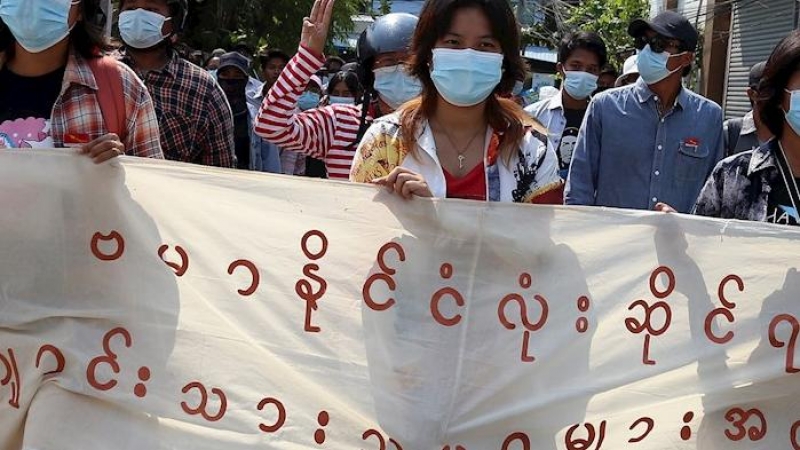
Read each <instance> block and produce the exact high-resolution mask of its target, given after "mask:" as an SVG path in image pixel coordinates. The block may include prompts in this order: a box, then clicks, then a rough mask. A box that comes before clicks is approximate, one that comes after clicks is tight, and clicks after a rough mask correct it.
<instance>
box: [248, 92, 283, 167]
mask: <svg viewBox="0 0 800 450" xmlns="http://www.w3.org/2000/svg"><path fill="white" fill-rule="evenodd" d="M247 110H248V115H249V119H250V123H251V124H252V123H254V121H255V119H256V117H258V107H257V106H254V105H253V104H252V103H250V102H248V104H247ZM250 170H255V171H257V172H269V173H281V157H280V148H279V147H278V146H277V145H275V144H272V143H269V142H267V141H265V140H264V139H262V138H261V136H259V135H257V134H256V132H255V129H254V128H253V127H252V126H251V127H250Z"/></svg>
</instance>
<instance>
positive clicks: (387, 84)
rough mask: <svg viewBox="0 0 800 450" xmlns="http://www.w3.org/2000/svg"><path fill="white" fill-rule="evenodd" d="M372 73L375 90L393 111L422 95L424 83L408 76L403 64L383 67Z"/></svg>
mask: <svg viewBox="0 0 800 450" xmlns="http://www.w3.org/2000/svg"><path fill="white" fill-rule="evenodd" d="M372 73H373V74H374V75H375V90H376V91H378V94H379V95H380V97H381V99H383V101H384V102H386V104H387V105H389V107H391V108H392V109H397V108H399V107H400V105H402V104H403V103H405V102H407V101H409V100H411V99H413V98H415V97H419V94H421V93H422V83H420V82H419V80H417V79H416V78H414V77H412V76H411V75H409V74H407V73H406V71H405V65H403V64H398V65H396V66H389V67H381V68H380V69H375V70H373V71H372Z"/></svg>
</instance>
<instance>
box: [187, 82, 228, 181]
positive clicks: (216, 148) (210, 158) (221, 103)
mask: <svg viewBox="0 0 800 450" xmlns="http://www.w3.org/2000/svg"><path fill="white" fill-rule="evenodd" d="M206 95H207V100H206V102H205V104H206V107H207V110H206V112H205V118H204V119H205V120H204V121H203V123H202V124H201V126H200V127H199V128H198V136H197V140H196V142H197V145H198V146H199V147H200V158H201V164H203V165H206V166H217V167H236V152H235V150H234V148H235V147H234V140H233V113H231V107H230V106H229V105H228V100H227V98H226V97H225V93H224V92H223V91H222V88H221V87H220V86H219V85H218V84H217V83H215V82H212V83H210V86H209V88H208V93H207V94H206Z"/></svg>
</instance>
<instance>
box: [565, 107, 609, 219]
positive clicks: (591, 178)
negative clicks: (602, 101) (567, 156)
mask: <svg viewBox="0 0 800 450" xmlns="http://www.w3.org/2000/svg"><path fill="white" fill-rule="evenodd" d="M601 98H602V97H601ZM602 133H603V127H602V120H601V111H600V105H599V103H598V102H597V101H592V102H591V103H590V104H589V108H588V110H587V111H586V117H584V119H583V124H582V125H581V129H580V131H579V132H578V140H577V142H576V143H575V152H574V153H573V154H572V164H571V165H570V169H569V174H568V175H567V184H566V187H565V190H564V203H566V204H567V205H594V203H595V191H596V189H597V171H598V166H599V163H600V150H601V149H600V146H601V142H602Z"/></svg>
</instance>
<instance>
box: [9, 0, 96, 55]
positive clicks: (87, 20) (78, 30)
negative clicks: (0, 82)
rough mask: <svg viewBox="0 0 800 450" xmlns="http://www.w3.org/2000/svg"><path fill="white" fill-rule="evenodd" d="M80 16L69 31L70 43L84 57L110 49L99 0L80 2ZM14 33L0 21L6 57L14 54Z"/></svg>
mask: <svg viewBox="0 0 800 450" xmlns="http://www.w3.org/2000/svg"><path fill="white" fill-rule="evenodd" d="M79 7H80V8H81V17H82V19H79V20H78V22H77V23H76V24H75V27H74V28H72V31H70V33H69V40H70V45H71V46H72V48H73V49H74V50H75V51H77V52H78V53H79V54H80V55H81V56H83V57H84V58H96V57H98V56H100V52H103V51H109V50H111V49H112V46H111V44H110V43H109V42H108V39H106V36H105V26H106V21H107V20H108V17H107V16H106V14H105V12H103V8H102V7H101V6H100V0H83V1H82V2H81V3H80V6H79ZM14 42H16V40H15V39H14V35H13V34H12V33H11V31H10V30H9V29H8V26H6V24H5V23H3V22H2V21H0V49H5V51H6V55H7V58H12V57H13V56H14Z"/></svg>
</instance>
